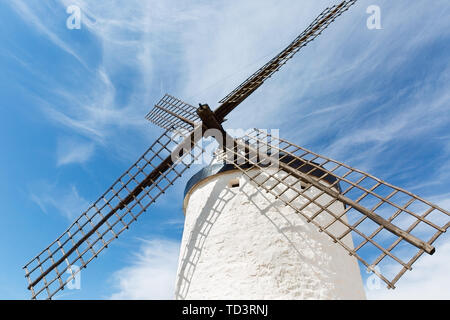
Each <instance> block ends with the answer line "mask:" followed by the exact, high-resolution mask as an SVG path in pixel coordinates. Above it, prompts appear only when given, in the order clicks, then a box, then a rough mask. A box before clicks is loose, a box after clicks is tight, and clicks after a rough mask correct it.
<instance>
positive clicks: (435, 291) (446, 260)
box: [366, 243, 450, 300]
mask: <svg viewBox="0 0 450 320" xmlns="http://www.w3.org/2000/svg"><path fill="white" fill-rule="evenodd" d="M449 264H450V243H444V244H443V245H441V246H439V247H437V248H436V253H435V254H434V255H432V256H429V255H426V254H425V256H422V257H421V258H420V259H419V260H418V261H417V262H416V263H415V264H414V265H413V270H412V271H407V272H406V274H405V275H404V276H403V277H402V278H401V279H400V281H399V282H398V283H397V285H396V289H395V290H388V289H378V290H367V289H366V293H367V298H368V299H443V300H448V299H450V289H449V288H450V277H449V276H448V266H449Z"/></svg>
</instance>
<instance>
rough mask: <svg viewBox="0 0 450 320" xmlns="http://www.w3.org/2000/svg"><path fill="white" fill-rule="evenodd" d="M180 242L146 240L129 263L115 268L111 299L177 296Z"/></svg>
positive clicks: (169, 297)
mask: <svg viewBox="0 0 450 320" xmlns="http://www.w3.org/2000/svg"><path fill="white" fill-rule="evenodd" d="M179 247H180V244H179V243H178V242H175V241H172V240H161V239H153V240H150V241H147V240H142V246H141V249H140V252H139V253H137V254H134V256H133V257H132V258H131V259H132V262H131V264H130V265H129V266H127V267H124V268H122V269H120V270H119V271H117V272H115V274H114V276H113V277H112V279H111V281H112V282H113V283H114V288H115V289H116V292H115V293H113V294H112V295H111V296H110V298H111V299H173V298H174V292H175V279H176V271H177V264H178V254H179Z"/></svg>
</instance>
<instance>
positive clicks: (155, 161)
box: [24, 131, 202, 299]
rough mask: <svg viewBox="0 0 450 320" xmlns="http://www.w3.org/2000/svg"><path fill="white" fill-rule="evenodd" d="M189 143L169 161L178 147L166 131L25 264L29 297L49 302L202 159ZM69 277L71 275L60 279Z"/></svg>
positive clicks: (196, 149) (199, 152)
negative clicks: (61, 232) (188, 146)
mask: <svg viewBox="0 0 450 320" xmlns="http://www.w3.org/2000/svg"><path fill="white" fill-rule="evenodd" d="M187 139H190V137H188V138H187ZM193 145H194V146H193V147H192V148H191V149H190V151H189V152H184V154H182V155H181V157H177V158H176V159H177V160H176V161H175V162H173V160H172V159H173V157H172V156H171V155H172V150H177V149H176V147H178V146H179V144H178V143H177V142H176V141H174V140H173V139H172V136H171V133H170V132H169V131H166V132H164V133H163V134H162V135H161V136H160V137H159V138H158V139H157V140H156V141H155V142H154V143H153V144H152V146H151V147H150V148H149V149H148V150H147V151H146V152H145V153H144V154H143V155H142V156H141V157H140V158H139V159H138V161H136V162H135V163H134V164H133V165H132V166H131V167H130V168H129V169H128V170H127V171H125V173H124V174H122V176H121V177H120V178H119V179H117V181H116V182H115V183H114V184H113V185H112V186H111V187H110V188H109V189H108V190H107V191H106V192H105V193H104V194H103V195H102V196H101V197H100V198H98V200H97V201H95V202H94V203H93V204H92V205H91V206H90V207H89V208H88V210H87V211H85V212H83V213H82V214H81V215H80V216H79V217H78V219H76V220H75V222H74V223H72V225H71V226H70V227H69V228H68V229H67V230H66V231H65V232H64V233H63V234H62V235H61V236H59V237H58V238H57V239H56V240H55V241H54V242H53V243H51V244H50V245H49V246H48V247H47V248H45V249H44V250H43V251H42V252H41V253H39V254H38V255H37V256H36V257H35V258H33V259H32V260H31V261H30V262H29V263H27V264H26V265H25V267H24V270H25V273H26V278H27V279H28V283H29V286H28V289H30V290H31V293H32V298H33V299H36V298H43V297H46V298H48V299H50V298H52V297H53V296H54V295H55V294H56V293H57V292H58V291H59V290H62V289H63V288H64V286H65V285H66V284H67V283H68V282H70V281H72V279H73V278H74V277H75V275H76V273H78V272H79V271H80V269H81V268H85V267H86V266H87V265H88V263H89V262H91V261H92V260H93V259H94V258H96V257H97V256H98V254H99V253H100V252H101V251H102V250H103V249H105V248H107V247H108V245H109V244H110V243H111V242H112V241H113V240H114V239H116V238H118V236H119V235H120V234H121V233H122V232H123V231H125V230H126V229H128V228H129V226H130V224H131V223H133V222H134V221H136V220H137V219H138V217H139V216H140V215H141V214H142V213H143V212H144V211H146V210H147V208H148V207H149V206H150V205H151V204H152V203H154V202H155V201H156V199H157V198H158V197H159V196H160V195H161V194H163V193H164V192H165V191H166V190H167V189H168V188H169V187H170V186H171V185H173V183H174V182H175V180H177V179H178V178H179V177H180V176H181V175H182V174H183V173H184V172H185V171H186V170H187V169H188V168H189V167H190V165H191V164H192V163H193V162H194V161H195V159H197V158H198V157H199V155H201V153H202V152H201V151H202V150H201V149H200V150H199V147H197V146H195V144H194V143H193ZM174 148H175V149H174ZM185 149H188V148H185ZM178 154H179V153H177V156H178ZM67 273H69V274H71V275H70V276H69V277H67V279H64V278H65V274H66V275H67Z"/></svg>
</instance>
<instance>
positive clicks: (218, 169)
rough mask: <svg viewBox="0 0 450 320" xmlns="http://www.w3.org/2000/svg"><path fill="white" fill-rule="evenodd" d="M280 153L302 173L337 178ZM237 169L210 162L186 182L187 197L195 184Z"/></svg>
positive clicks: (281, 158) (285, 160)
mask: <svg viewBox="0 0 450 320" xmlns="http://www.w3.org/2000/svg"><path fill="white" fill-rule="evenodd" d="M279 155H280V157H279V159H280V161H281V162H283V163H286V164H288V165H289V166H291V167H292V168H295V169H296V170H298V171H300V172H302V173H308V174H309V175H310V176H313V177H317V178H320V177H322V176H324V177H323V178H322V180H324V181H326V182H328V183H329V184H333V183H335V182H336V180H337V179H336V177H334V176H332V175H331V174H327V172H326V171H325V170H322V169H320V168H316V167H315V166H313V165H312V164H309V163H306V161H305V160H301V159H298V158H294V157H293V156H291V155H286V154H284V153H281V152H280V154H279ZM311 163H313V164H315V165H317V166H320V165H319V164H318V163H315V162H311ZM253 166H254V165H252V164H251V163H248V162H247V163H243V164H241V165H240V168H242V169H248V168H251V167H253ZM314 168H315V169H314ZM235 170H238V169H237V168H236V167H235V166H234V164H231V163H226V164H222V163H214V164H210V165H208V166H206V167H204V168H202V169H200V170H199V171H198V172H197V173H195V174H194V175H193V176H192V177H191V178H190V179H189V181H188V182H187V183H186V187H185V188H184V197H186V195H187V194H188V193H189V191H191V189H192V188H193V187H194V186H195V185H197V184H198V183H199V182H201V181H203V180H204V179H207V178H209V177H212V176H214V175H216V174H220V173H224V172H227V171H235ZM311 170H312V171H311ZM310 171H311V172H310ZM336 187H337V188H338V189H339V191H340V186H339V184H336Z"/></svg>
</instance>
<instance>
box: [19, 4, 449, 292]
mask: <svg viewBox="0 0 450 320" xmlns="http://www.w3.org/2000/svg"><path fill="white" fill-rule="evenodd" d="M356 1H357V0H345V1H342V2H340V3H339V4H337V5H335V6H332V7H330V8H327V9H325V10H324V11H323V12H322V13H321V14H320V15H319V16H318V17H317V18H316V19H315V20H314V21H313V22H312V23H311V25H310V26H309V27H308V28H307V29H306V30H305V31H303V32H302V33H301V34H300V35H299V36H298V37H297V38H296V39H295V40H294V41H293V42H292V43H290V44H289V45H288V46H287V47H286V48H285V49H284V50H283V51H282V52H280V53H279V54H278V55H277V56H275V57H274V58H273V59H272V60H270V61H269V62H268V63H266V64H265V65H264V66H263V67H262V68H260V69H259V70H257V71H256V72H255V73H254V74H253V75H252V76H250V77H249V78H248V79H247V80H246V81H244V82H243V83H242V84H241V85H240V86H238V87H237V88H236V89H235V90H233V91H232V92H231V93H230V94H229V95H227V96H226V97H225V98H224V99H222V100H221V101H220V105H219V106H218V107H217V109H215V110H214V111H212V110H211V109H210V108H209V106H208V105H200V107H199V108H195V107H193V106H192V105H189V104H187V103H185V102H183V101H181V100H179V99H177V98H175V97H173V96H170V95H165V96H164V97H163V98H162V99H161V100H160V101H159V102H158V103H157V104H156V105H155V107H154V109H152V110H151V111H150V112H149V113H148V115H147V116H146V118H147V119H148V120H150V121H151V122H153V123H154V124H156V125H158V126H160V127H162V128H164V129H165V132H164V133H163V134H162V135H161V136H160V137H159V138H158V139H157V140H156V141H155V142H154V143H153V144H152V145H151V146H150V147H149V149H148V150H147V151H146V152H145V153H144V154H143V155H142V156H141V157H140V158H139V159H138V160H137V161H136V162H135V163H134V164H133V165H132V166H131V167H130V168H129V169H128V170H126V171H125V172H124V173H123V174H122V175H121V176H120V177H119V178H118V179H117V180H116V181H115V182H114V184H113V185H112V186H111V187H110V188H109V189H107V190H106V191H105V193H104V194H103V195H101V196H100V197H99V198H98V200H97V201H95V202H94V203H93V204H92V205H91V206H90V207H89V208H88V209H87V210H86V211H85V212H83V213H82V214H81V215H80V216H79V217H78V218H77V219H76V220H75V221H74V222H73V223H72V224H71V226H70V227H69V228H68V229H67V230H66V231H65V232H64V233H63V234H62V235H60V236H59V237H58V238H57V239H56V240H55V241H54V242H52V243H51V244H50V245H49V246H48V247H46V248H45V249H44V250H43V251H42V252H40V253H39V254H38V255H37V256H36V257H34V258H33V259H32V260H31V261H30V262H28V263H27V264H26V265H25V266H24V270H25V276H26V278H27V280H28V289H29V290H31V295H32V298H33V299H36V298H48V299H51V298H52V297H53V296H54V295H55V294H56V293H57V292H59V291H60V290H62V289H64V287H65V285H66V284H67V283H69V282H70V281H71V280H72V279H73V278H74V277H75V275H76V273H78V272H79V271H80V269H78V268H74V266H75V265H79V266H81V268H86V266H87V265H88V264H89V263H90V262H91V261H92V260H93V259H94V258H96V257H97V256H98V255H99V254H100V252H101V251H103V250H104V249H105V248H107V247H108V245H109V244H110V243H111V242H112V241H113V240H114V239H116V238H118V237H119V235H120V234H121V233H122V232H123V231H125V230H127V229H128V228H129V226H130V225H131V224H132V223H133V222H134V221H137V219H138V218H139V216H140V215H141V214H142V213H143V212H145V211H147V209H148V208H149V206H150V205H151V204H152V203H154V202H155V201H156V200H157V199H158V198H159V196H161V195H162V194H163V193H165V192H166V191H167V190H168V189H169V188H170V186H171V185H173V184H174V182H175V181H176V180H177V179H178V178H179V177H181V176H182V175H183V174H185V172H186V170H188V169H189V168H190V166H191V165H192V164H193V163H194V162H195V161H196V159H198V158H199V157H200V156H201V155H202V153H203V151H204V150H202V148H201V147H200V146H199V142H200V140H201V139H202V138H206V137H210V136H213V137H214V138H216V139H217V142H218V143H219V148H218V152H217V158H218V159H222V160H224V161H225V162H226V163H227V165H228V166H232V167H233V170H234V172H238V173H239V174H240V176H241V177H244V178H245V180H246V181H247V183H248V184H249V185H251V186H252V187H253V188H255V189H256V190H258V191H260V192H263V193H264V194H266V195H267V197H269V199H272V200H274V201H277V203H280V204H283V206H284V207H286V208H288V209H289V210H291V212H295V213H296V214H297V215H298V216H299V217H301V219H303V221H306V223H307V225H308V226H309V227H308V228H312V229H314V232H316V233H320V234H321V235H323V236H324V237H326V238H327V239H328V241H329V242H330V243H331V244H332V245H333V247H335V248H338V249H336V250H341V251H343V252H345V253H346V254H347V256H348V257H350V258H349V259H350V260H351V261H352V262H349V263H350V264H351V263H353V264H355V263H356V261H359V262H360V263H362V264H363V265H364V266H365V267H367V268H368V270H370V271H372V272H373V273H374V274H376V275H377V276H378V277H379V278H380V279H381V280H383V281H384V282H385V283H386V284H387V286H388V287H389V288H395V284H396V282H397V281H398V280H399V278H400V277H401V276H402V275H403V274H404V273H405V272H406V271H407V270H411V269H412V265H413V264H414V263H415V262H416V261H417V260H418V259H419V258H420V257H421V256H422V254H423V253H427V254H433V253H434V251H435V248H434V247H433V243H434V241H435V240H436V239H437V238H438V237H439V236H440V235H441V234H442V233H444V232H445V231H446V230H447V228H448V226H449V224H450V221H449V220H450V219H449V216H450V213H449V212H448V211H446V210H444V209H442V208H440V207H438V206H437V205H435V204H433V203H430V202H428V201H426V200H424V199H422V198H420V197H418V196H416V195H414V194H412V193H410V192H408V191H406V190H403V189H402V188H399V187H396V186H393V185H391V184H389V183H387V182H384V181H382V180H381V179H378V178H376V177H374V176H372V175H370V174H368V173H365V172H363V171H361V170H358V169H355V168H352V167H350V166H348V165H346V164H344V163H341V162H338V161H335V160H332V159H329V158H326V157H324V156H321V155H319V154H317V153H314V152H312V151H309V150H307V149H304V148H302V147H300V146H297V145H295V144H292V143H290V142H288V141H286V140H284V139H281V138H279V137H276V136H273V135H271V134H268V133H267V132H265V131H262V130H256V129H255V130H254V131H252V132H251V133H249V134H246V135H245V136H243V137H241V138H233V137H231V136H230V135H229V134H228V133H227V132H226V131H225V130H224V129H223V127H222V123H223V122H224V121H225V119H226V117H227V115H228V114H229V113H230V112H231V111H233V110H234V109H235V108H236V107H237V106H238V105H239V104H240V103H241V102H243V101H244V100H245V99H246V98H247V97H248V96H250V95H251V94H252V93H253V92H254V91H255V90H256V89H257V88H259V87H260V86H261V85H262V84H263V83H264V82H265V81H266V80H267V79H268V78H270V77H271V76H272V75H273V74H274V73H275V72H276V71H278V70H279V69H280V68H281V67H282V66H283V65H284V64H285V63H286V62H287V61H288V60H289V59H291V58H292V57H293V56H294V54H296V53H297V52H298V51H299V50H300V49H301V48H303V47H304V46H306V45H307V44H308V43H309V42H311V41H313V40H314V39H315V38H316V37H317V36H318V35H320V34H321V33H322V32H323V31H324V30H325V29H326V28H327V27H328V26H329V25H330V23H331V22H333V21H334V20H335V19H336V18H337V17H339V16H340V15H341V14H343V13H344V12H345V11H347V10H348V9H349V8H350V7H351V6H352V5H354V4H355V2H356ZM174 132H177V134H178V136H179V135H181V136H182V137H183V139H182V142H181V143H178V142H177V141H176V140H175V139H174V135H173V134H174ZM238 184H239V183H238ZM234 185H235V184H232V185H230V186H229V187H230V188H231V187H234ZM241 215H245V212H242V213H241ZM367 223H371V224H372V225H374V226H375V227H374V228H373V229H367V228H363V227H362V226H364V225H365V224H367ZM336 226H338V227H336ZM185 232H186V230H185ZM311 234H312V233H311ZM350 236H353V238H350V241H349V240H348V239H349V237H350ZM183 241H184V236H183ZM353 241H355V244H353ZM333 242H334V243H333ZM406 249H407V250H406ZM374 252H377V254H376V255H374ZM350 260H349V261H350ZM386 260H390V261H392V262H393V263H394V264H395V266H396V267H397V269H396V272H395V274H394V275H392V274H391V272H389V270H388V271H386V272H384V270H380V269H379V268H377V266H378V265H380V263H381V262H383V261H386ZM66 272H70V273H71V276H70V277H69V278H68V279H65V280H64V279H63V275H64V274H65V273H66ZM179 272H180V271H179ZM177 290H178V291H177V296H178V297H181V298H183V297H186V294H185V293H186V292H185V290H186V289H185V288H182V287H179V288H178V289H177ZM183 290H184V291H183Z"/></svg>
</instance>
